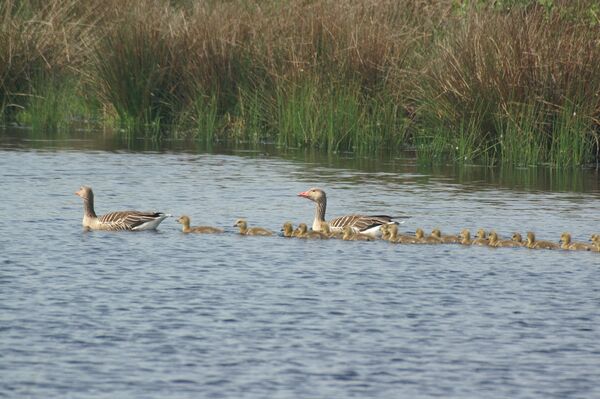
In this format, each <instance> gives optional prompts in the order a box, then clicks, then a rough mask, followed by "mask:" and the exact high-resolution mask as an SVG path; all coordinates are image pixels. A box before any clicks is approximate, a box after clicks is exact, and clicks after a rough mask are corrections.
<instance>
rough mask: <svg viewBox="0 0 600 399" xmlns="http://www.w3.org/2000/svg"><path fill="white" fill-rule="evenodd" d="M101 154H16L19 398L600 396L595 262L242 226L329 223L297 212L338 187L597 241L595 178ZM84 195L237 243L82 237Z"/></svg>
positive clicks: (7, 266)
mask: <svg viewBox="0 0 600 399" xmlns="http://www.w3.org/2000/svg"><path fill="white" fill-rule="evenodd" d="M102 143H104V144H102ZM102 143H100V144H99V143H98V142H97V141H93V140H87V139H81V140H72V139H60V140H40V139H39V138H33V139H32V138H29V139H27V140H23V139H19V140H15V139H14V137H8V138H7V136H6V134H5V136H4V137H3V138H2V140H1V141H0V147H1V149H0V196H1V197H0V198H1V200H0V217H1V220H2V222H1V223H0V263H1V269H0V270H1V272H0V309H1V311H0V375H1V376H2V377H1V378H0V397H7V398H28V397H31V398H42V397H44V398H52V397H60V398H115V397H120V398H128V397H137V398H198V397H206V398H348V397H358V398H366V397H370V398H398V397H407V398H408V397H410V398H431V397H444V398H507V397H510V398H592V397H600V382H599V381H600V331H599V327H598V326H600V283H599V281H600V255H599V254H597V253H584V252H566V251H560V252H559V251H531V250H526V249H520V248H517V249H512V248H500V249H490V248H470V247H469V248H465V247H462V246H453V245H440V246H419V245H391V244H388V243H386V242H370V243H364V242H342V241H337V240H335V241H334V240H329V241H309V242H307V241H302V240H296V239H284V238H282V237H271V238H263V237H240V236H238V235H236V234H235V230H234V228H233V227H231V225H232V224H233V222H234V221H235V219H237V218H239V217H245V218H247V219H248V221H249V223H250V224H251V225H260V226H263V227H267V228H270V229H273V230H279V228H280V226H281V224H282V223H283V222H284V221H287V220H290V221H293V222H294V223H298V222H301V221H305V222H310V221H311V220H312V215H313V205H312V203H310V202H308V201H307V200H305V199H302V198H298V197H296V193H298V192H300V191H304V190H306V189H307V188H309V187H311V186H315V185H319V186H322V187H323V188H325V189H326V190H327V193H328V196H329V204H328V215H329V216H330V217H333V216H339V215H341V214H344V213H347V212H353V211H360V212H365V213H382V212H385V213H392V214H407V215H411V216H412V217H411V219H409V220H408V221H407V222H406V223H405V224H404V225H403V226H402V228H401V230H404V231H414V229H415V228H416V227H424V228H425V229H426V230H431V229H432V228H434V227H441V228H442V231H444V232H448V233H450V232H453V233H454V232H457V231H458V230H460V229H461V228H464V227H468V228H471V229H476V228H479V227H483V228H486V229H492V228H493V229H495V230H497V231H498V232H499V233H500V235H501V236H507V235H509V234H510V233H511V232H512V231H515V230H518V231H521V232H525V231H527V230H534V231H535V232H536V233H537V235H538V238H541V239H551V240H554V241H556V240H558V238H559V235H560V233H561V232H562V231H571V232H572V233H573V234H574V238H575V239H576V240H579V241H586V240H587V239H588V237H589V235H590V234H591V233H600V228H599V227H598V221H599V217H598V209H600V195H599V194H600V189H599V185H598V175H597V174H596V173H595V172H594V171H577V172H569V173H568V174H566V175H565V174H563V175H561V174H559V173H558V172H556V171H552V170H550V169H543V168H534V169H523V170H516V171H513V172H512V174H508V172H503V171H495V170H490V169H486V168H478V167H461V168H457V167H450V168H447V167H445V168H439V169H431V168H428V167H426V166H421V165H418V164H416V163H415V162H414V161H413V160H412V159H410V158H408V159H407V158H402V159H394V158H387V159H384V160H383V161H376V160H369V159H350V158H349V157H345V156H341V157H338V158H335V157H320V156H316V155H314V154H304V153H289V154H283V155H282V156H275V155H270V154H271V153H272V149H266V150H265V149H264V148H263V149H261V150H260V151H243V150H241V149H235V148H233V149H232V148H226V149H216V150H213V151H212V152H201V151H199V150H198V149H195V148H191V149H190V148H189V147H188V144H185V143H171V144H168V145H167V146H166V150H160V151H155V150H156V148H150V150H151V151H130V150H127V148H125V147H123V146H122V145H113V144H114V143H113V144H111V145H105V144H106V143H105V142H102ZM144 145H147V144H144ZM150 146H151V145H150ZM82 184H89V185H91V186H92V187H93V188H94V190H95V193H96V210H97V212H98V213H99V214H101V213H103V212H106V211H111V210H120V209H127V208H136V209H142V210H151V209H157V210H160V211H164V212H169V213H172V214H173V215H179V214H183V213H185V214H188V215H190V216H191V218H192V224H193V225H194V224H196V225H197V224H208V225H214V226H221V227H224V228H225V229H226V234H223V235H201V236H198V235H183V234H182V233H180V231H179V228H180V225H178V224H177V223H176V222H175V218H169V219H167V220H165V221H164V222H163V223H162V224H161V225H160V228H159V230H158V231H157V232H140V233H112V232H89V233H85V232H83V231H82V229H81V225H80V223H81V218H82V204H81V200H80V199H79V198H78V197H76V196H75V195H74V194H73V193H74V191H76V190H77V189H78V188H79V186H80V185H82Z"/></svg>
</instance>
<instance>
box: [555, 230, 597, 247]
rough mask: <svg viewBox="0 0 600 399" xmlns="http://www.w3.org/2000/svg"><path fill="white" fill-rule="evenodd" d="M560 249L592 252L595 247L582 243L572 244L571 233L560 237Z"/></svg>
mask: <svg viewBox="0 0 600 399" xmlns="http://www.w3.org/2000/svg"><path fill="white" fill-rule="evenodd" d="M560 242H561V245H560V247H561V248H562V249H567V250H570V251H592V250H593V249H595V248H594V246H592V245H589V244H585V243H582V242H572V241H571V234H570V233H567V232H565V233H562V234H561V235H560Z"/></svg>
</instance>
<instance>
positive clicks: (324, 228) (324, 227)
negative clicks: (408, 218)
mask: <svg viewBox="0 0 600 399" xmlns="http://www.w3.org/2000/svg"><path fill="white" fill-rule="evenodd" d="M385 226H387V225H385V224H384V225H383V226H381V227H382V228H383V227H385ZM321 233H323V234H325V235H326V236H327V237H329V238H339V239H342V238H343V237H344V233H343V232H341V231H331V227H329V223H327V222H321Z"/></svg>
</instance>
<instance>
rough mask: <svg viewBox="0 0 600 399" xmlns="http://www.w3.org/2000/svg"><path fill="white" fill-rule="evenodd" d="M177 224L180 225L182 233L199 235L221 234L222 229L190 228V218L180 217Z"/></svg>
mask: <svg viewBox="0 0 600 399" xmlns="http://www.w3.org/2000/svg"><path fill="white" fill-rule="evenodd" d="M177 223H181V224H182V226H181V231H183V232H184V233H200V234H213V233H222V232H223V229H220V228H218V227H212V226H193V227H190V217H189V216H187V215H182V216H180V217H179V218H178V219H177Z"/></svg>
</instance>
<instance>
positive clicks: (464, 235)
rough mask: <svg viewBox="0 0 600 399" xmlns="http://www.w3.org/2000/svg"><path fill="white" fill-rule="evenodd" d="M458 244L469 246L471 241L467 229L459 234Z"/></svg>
mask: <svg viewBox="0 0 600 399" xmlns="http://www.w3.org/2000/svg"><path fill="white" fill-rule="evenodd" d="M459 237H460V243H461V244H462V245H471V243H472V241H471V232H470V231H469V229H463V230H462V231H461V232H460V235H459Z"/></svg>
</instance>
